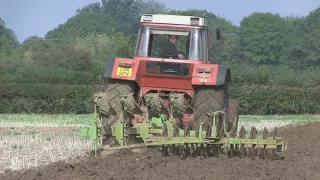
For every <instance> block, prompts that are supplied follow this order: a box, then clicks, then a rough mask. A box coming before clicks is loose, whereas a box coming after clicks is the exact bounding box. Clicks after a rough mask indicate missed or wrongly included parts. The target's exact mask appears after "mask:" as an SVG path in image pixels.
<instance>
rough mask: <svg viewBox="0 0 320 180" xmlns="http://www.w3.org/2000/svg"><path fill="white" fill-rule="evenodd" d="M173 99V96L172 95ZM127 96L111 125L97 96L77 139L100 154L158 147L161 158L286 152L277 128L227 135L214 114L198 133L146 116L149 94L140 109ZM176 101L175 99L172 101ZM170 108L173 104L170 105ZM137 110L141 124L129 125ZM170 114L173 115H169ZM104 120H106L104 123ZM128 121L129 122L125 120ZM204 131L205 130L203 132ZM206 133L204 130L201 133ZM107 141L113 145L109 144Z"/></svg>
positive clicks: (220, 114) (269, 155)
mask: <svg viewBox="0 0 320 180" xmlns="http://www.w3.org/2000/svg"><path fill="white" fill-rule="evenodd" d="M173 96H174V95H173ZM131 97H132V96H131V95H124V96H121V98H120V100H121V107H122V108H121V113H120V115H119V119H118V120H117V121H115V123H114V124H113V125H108V123H106V122H105V121H110V120H109V119H110V118H112V117H113V118H114V117H115V116H111V115H110V114H111V113H110V111H111V105H107V106H105V109H107V111H103V112H102V111H101V110H98V109H102V108H101V107H100V106H102V105H103V104H101V103H100V98H101V96H100V95H97V96H96V98H95V112H94V118H93V120H92V122H91V125H90V126H89V127H85V128H81V130H80V134H81V136H85V137H88V138H89V139H90V140H91V141H92V142H93V144H94V146H95V147H94V149H95V151H96V152H97V150H98V149H103V150H104V151H109V150H120V149H127V148H139V147H150V148H151V147H160V149H161V151H162V153H163V154H164V155H168V154H176V155H179V156H181V157H184V158H185V157H187V156H197V155H203V156H215V155H217V154H227V155H228V157H232V156H241V157H244V156H250V157H256V156H258V155H259V156H260V157H261V158H263V159H278V158H279V157H278V156H277V153H278V152H282V151H285V150H286V149H287V143H286V142H285V141H283V139H282V137H277V128H275V129H274V131H273V133H272V134H269V132H268V130H267V129H266V128H264V130H263V133H262V135H260V136H258V133H257V129H256V128H255V127H251V129H250V132H247V131H246V129H245V128H244V127H243V126H241V127H240V129H239V130H238V128H237V127H236V125H237V124H238V123H237V122H236V121H237V120H236V121H235V122H234V123H233V127H232V128H231V131H229V132H227V131H226V125H225V121H224V114H225V113H224V112H222V111H216V112H214V113H213V114H207V115H206V117H207V118H206V119H204V120H203V122H201V125H200V128H199V130H198V131H196V130H190V127H188V126H187V127H184V128H181V125H180V124H179V123H180V122H178V121H176V120H175V118H173V117H174V115H173V114H170V116H169V118H168V116H167V115H166V114H154V113H151V112H150V113H147V112H149V111H146V110H144V109H147V107H149V108H150V107H151V105H154V104H156V101H153V100H154V98H152V97H153V96H152V94H151V95H150V98H149V99H147V101H146V102H149V106H148V104H147V107H145V108H141V107H139V106H138V105H137V104H135V103H132V102H133V101H132V98H131ZM172 99H179V98H172ZM171 103H172V106H171V107H172V108H174V104H175V102H173V101H171ZM137 108H138V109H139V111H141V112H142V113H141V114H142V117H141V118H143V119H144V121H142V122H136V123H132V122H130V118H128V117H130V114H133V113H132V112H133V109H137ZM171 112H174V111H171ZM106 117H108V118H107V120H106ZM128 119H129V120H128ZM204 127H205V128H204ZM204 129H206V130H204ZM110 139H111V140H112V141H113V144H111V143H110Z"/></svg>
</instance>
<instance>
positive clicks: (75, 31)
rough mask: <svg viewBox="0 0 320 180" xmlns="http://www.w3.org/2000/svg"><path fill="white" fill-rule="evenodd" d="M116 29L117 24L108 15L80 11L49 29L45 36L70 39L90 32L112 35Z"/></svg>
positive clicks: (63, 39)
mask: <svg viewBox="0 0 320 180" xmlns="http://www.w3.org/2000/svg"><path fill="white" fill-rule="evenodd" d="M116 31H118V24H117V22H116V21H115V20H114V19H113V18H111V17H110V16H108V15H104V14H97V13H91V12H81V13H79V14H77V15H75V16H73V17H72V18H70V19H69V20H68V21H67V22H66V23H64V24H61V25H59V27H57V28H55V29H53V30H51V31H49V32H48V33H47V34H46V36H45V38H46V39H57V40H62V41H70V40H72V39H75V38H77V37H85V36H87V35H88V34H91V33H95V34H103V33H104V34H107V35H112V34H113V33H115V32H116Z"/></svg>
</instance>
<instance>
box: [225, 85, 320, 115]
mask: <svg viewBox="0 0 320 180" xmlns="http://www.w3.org/2000/svg"><path fill="white" fill-rule="evenodd" d="M230 91H231V96H232V97H233V98H236V99H238V100H239V102H240V106H241V111H240V112H241V114H256V115H269V114H316V113H320V86H315V87H309V88H301V87H285V86H261V85H244V86H240V85H233V86H231V90H230Z"/></svg>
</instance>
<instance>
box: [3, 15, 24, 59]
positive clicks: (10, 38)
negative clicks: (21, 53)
mask: <svg viewBox="0 0 320 180" xmlns="http://www.w3.org/2000/svg"><path fill="white" fill-rule="evenodd" d="M18 45H19V42H18V40H17V36H16V35H15V33H14V32H13V31H12V30H11V29H9V28H7V27H6V24H5V22H4V20H3V19H1V18H0V58H8V57H9V56H10V54H11V53H12V50H13V48H15V47H17V46H18Z"/></svg>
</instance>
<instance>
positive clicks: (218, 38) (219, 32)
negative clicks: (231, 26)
mask: <svg viewBox="0 0 320 180" xmlns="http://www.w3.org/2000/svg"><path fill="white" fill-rule="evenodd" d="M216 38H217V40H220V39H221V38H222V34H221V30H220V29H219V28H217V29H216Z"/></svg>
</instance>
